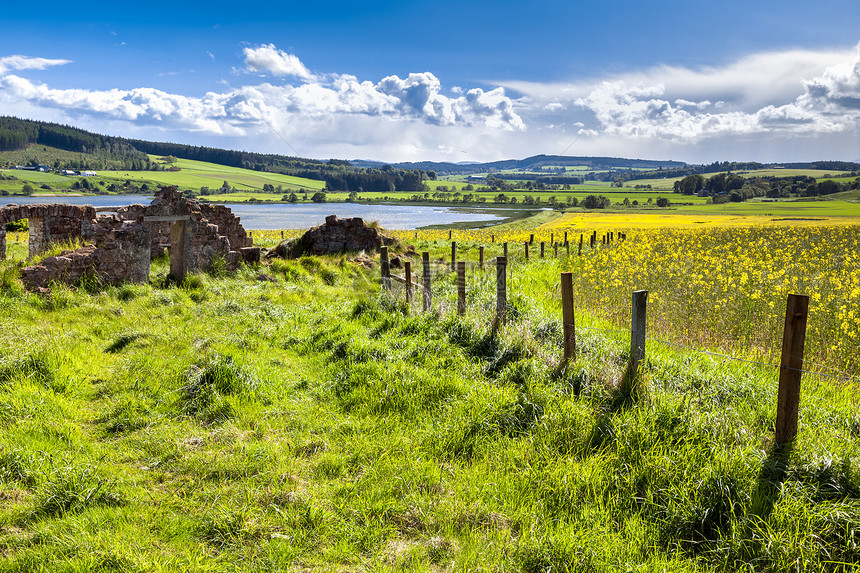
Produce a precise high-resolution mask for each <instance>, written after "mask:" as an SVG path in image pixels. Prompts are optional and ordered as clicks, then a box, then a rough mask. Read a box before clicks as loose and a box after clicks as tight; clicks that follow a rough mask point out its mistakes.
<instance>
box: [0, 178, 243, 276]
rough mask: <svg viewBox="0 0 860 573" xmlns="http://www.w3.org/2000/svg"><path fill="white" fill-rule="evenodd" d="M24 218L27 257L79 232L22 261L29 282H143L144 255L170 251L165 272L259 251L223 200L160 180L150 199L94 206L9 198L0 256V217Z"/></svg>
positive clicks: (234, 261) (229, 261) (230, 263)
mask: <svg viewBox="0 0 860 573" xmlns="http://www.w3.org/2000/svg"><path fill="white" fill-rule="evenodd" d="M19 219H27V220H28V221H29V225H30V253H29V254H30V257H31V258H32V257H34V256H37V255H38V254H40V253H42V252H44V251H45V250H46V249H47V248H48V247H49V246H50V245H51V244H52V243H56V242H61V241H71V240H80V241H82V242H84V243H87V244H86V246H84V247H82V248H80V249H77V250H75V251H67V252H64V253H62V254H61V255H59V256H56V257H48V258H46V259H45V260H43V261H41V262H40V263H38V264H36V265H34V266H30V267H25V268H23V269H21V278H22V281H23V282H24V285H25V286H26V287H27V288H29V289H38V288H44V287H45V286H47V285H48V283H50V282H51V281H59V282H65V283H72V284H74V283H77V282H79V281H80V280H81V279H83V278H85V277H93V278H95V279H97V280H99V281H100V282H102V283H103V284H120V283H125V282H138V283H140V282H146V281H147V280H149V267H150V261H151V259H152V258H153V257H158V256H161V255H162V254H164V250H165V249H167V251H168V255H169V257H170V276H171V277H173V278H174V279H175V280H181V279H182V278H183V277H184V276H185V274H186V273H188V272H193V271H206V270H209V269H211V268H212V267H213V266H214V265H216V264H221V263H219V262H218V261H223V264H225V266H226V267H227V269H230V270H234V269H235V268H236V267H238V266H239V263H240V262H242V261H246V262H253V261H259V259H260V248H259V247H254V246H252V240H251V238H250V237H249V236H248V235H247V234H246V232H245V229H244V228H243V227H242V225H241V224H240V223H239V218H238V217H237V216H235V215H234V214H233V212H232V211H231V210H230V208H229V207H226V206H224V205H209V204H205V203H204V204H199V203H198V202H197V201H195V200H191V199H186V198H184V197H182V194H181V193H180V192H179V191H178V190H177V189H176V187H165V188H163V189H161V190H160V191H159V192H158V193H156V195H155V199H154V200H153V201H152V203H150V204H149V205H129V206H127V207H118V208H115V207H100V208H96V207H93V206H91V205H62V204H38V205H8V206H6V207H0V258H5V257H6V227H5V224H6V223H8V222H11V221H17V220H19Z"/></svg>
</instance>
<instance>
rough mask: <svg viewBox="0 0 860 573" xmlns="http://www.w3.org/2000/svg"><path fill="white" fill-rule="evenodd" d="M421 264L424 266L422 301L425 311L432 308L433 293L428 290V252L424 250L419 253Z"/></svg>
mask: <svg viewBox="0 0 860 573" xmlns="http://www.w3.org/2000/svg"><path fill="white" fill-rule="evenodd" d="M421 264H422V266H423V267H424V276H423V277H422V278H423V279H424V296H423V297H422V300H423V301H424V310H425V312H426V311H428V310H430V309H431V308H433V294H432V293H431V291H430V253H428V252H427V251H424V252H423V253H421Z"/></svg>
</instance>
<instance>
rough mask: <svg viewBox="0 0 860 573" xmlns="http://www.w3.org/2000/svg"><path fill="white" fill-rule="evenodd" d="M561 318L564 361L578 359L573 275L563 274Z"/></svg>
mask: <svg viewBox="0 0 860 573" xmlns="http://www.w3.org/2000/svg"><path fill="white" fill-rule="evenodd" d="M561 317H562V321H563V323H564V327H563V332H564V361H565V362H567V361H569V360H575V359H576V323H575V322H574V316H573V273H561Z"/></svg>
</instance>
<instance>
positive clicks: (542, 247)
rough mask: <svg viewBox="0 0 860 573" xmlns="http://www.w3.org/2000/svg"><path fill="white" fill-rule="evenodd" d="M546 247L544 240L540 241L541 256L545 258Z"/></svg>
mask: <svg viewBox="0 0 860 573" xmlns="http://www.w3.org/2000/svg"><path fill="white" fill-rule="evenodd" d="M545 248H546V243H545V242H544V241H541V242H540V258H543V252H544V249H545Z"/></svg>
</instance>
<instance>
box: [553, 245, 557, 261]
mask: <svg viewBox="0 0 860 573" xmlns="http://www.w3.org/2000/svg"><path fill="white" fill-rule="evenodd" d="M552 248H553V249H554V250H555V258H558V243H553V244H552Z"/></svg>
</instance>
